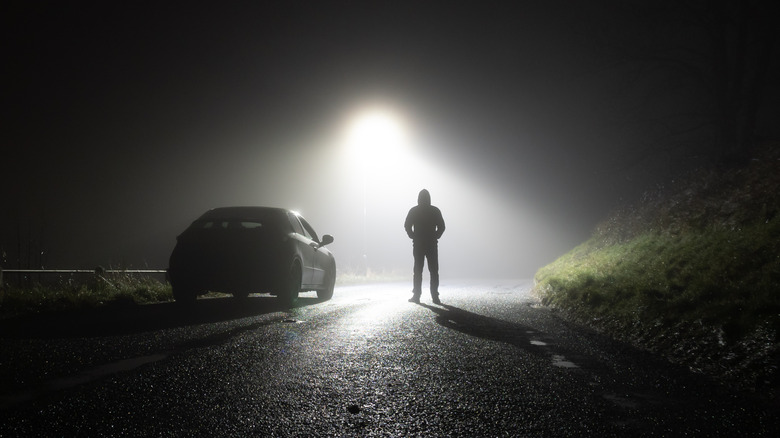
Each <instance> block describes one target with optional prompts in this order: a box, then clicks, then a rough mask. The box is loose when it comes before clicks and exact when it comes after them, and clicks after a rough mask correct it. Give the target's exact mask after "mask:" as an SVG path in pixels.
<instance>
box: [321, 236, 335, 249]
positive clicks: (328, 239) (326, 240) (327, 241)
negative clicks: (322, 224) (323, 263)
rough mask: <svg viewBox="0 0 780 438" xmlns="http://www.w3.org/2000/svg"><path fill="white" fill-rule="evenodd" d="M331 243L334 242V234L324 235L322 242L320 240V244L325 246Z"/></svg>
mask: <svg viewBox="0 0 780 438" xmlns="http://www.w3.org/2000/svg"><path fill="white" fill-rule="evenodd" d="M330 243H333V236H331V235H330V234H326V235H324V236H322V242H320V246H325V245H328V244H330Z"/></svg>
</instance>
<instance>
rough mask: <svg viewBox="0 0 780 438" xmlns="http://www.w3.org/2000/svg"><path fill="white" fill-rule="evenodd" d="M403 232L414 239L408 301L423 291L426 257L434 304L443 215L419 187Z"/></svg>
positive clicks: (436, 291)
mask: <svg viewBox="0 0 780 438" xmlns="http://www.w3.org/2000/svg"><path fill="white" fill-rule="evenodd" d="M404 229H406V234H408V235H409V238H410V239H412V241H413V242H414V245H413V250H412V253H413V254H414V279H413V281H414V283H413V284H414V289H412V294H413V295H412V298H410V299H409V302H411V303H419V302H420V295H421V294H422V271H423V265H424V264H425V259H426V258H427V259H428V271H429V272H430V273H431V298H433V302H434V303H435V304H440V301H439V238H440V237H441V235H442V234H443V233H444V219H443V218H442V216H441V210H439V209H438V208H437V207H434V206H433V205H431V194H430V193H428V190H425V189H422V190H420V194H419V195H418V196H417V206H415V207H412V209H411V210H409V214H407V215H406V221H405V222H404Z"/></svg>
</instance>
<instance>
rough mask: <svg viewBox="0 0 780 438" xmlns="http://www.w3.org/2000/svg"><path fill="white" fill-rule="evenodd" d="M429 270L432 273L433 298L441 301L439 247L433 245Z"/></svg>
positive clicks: (429, 257) (429, 253) (429, 256)
mask: <svg viewBox="0 0 780 438" xmlns="http://www.w3.org/2000/svg"><path fill="white" fill-rule="evenodd" d="M428 272H430V273H431V298H433V302H434V303H437V302H438V301H439V248H438V245H435V244H434V245H433V246H431V247H430V248H429V249H428Z"/></svg>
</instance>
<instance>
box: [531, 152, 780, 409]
mask: <svg viewBox="0 0 780 438" xmlns="http://www.w3.org/2000/svg"><path fill="white" fill-rule="evenodd" d="M778 213H780V144H778V143H772V144H766V145H764V146H763V148H761V149H760V150H758V151H757V152H756V153H755V154H754V158H753V159H752V160H751V161H750V162H749V163H747V164H745V165H743V166H739V167H732V168H728V169H723V168H721V169H716V168H712V169H702V170H699V171H697V172H694V173H692V174H690V175H688V176H687V177H686V178H684V179H681V180H676V181H671V182H670V183H669V184H667V185H666V186H665V187H661V188H659V189H657V190H654V191H652V192H648V193H646V194H645V195H644V196H643V197H642V199H641V200H639V201H638V202H637V203H636V204H635V205H632V206H626V207H623V208H621V209H618V210H616V211H615V212H614V213H613V214H612V215H610V217H609V218H608V219H606V220H605V221H603V222H602V223H601V224H600V225H599V226H598V227H597V228H596V230H595V231H594V233H593V236H592V237H591V239H590V240H588V241H586V242H584V243H583V244H581V245H580V246H578V247H577V248H575V249H573V250H572V251H571V252H569V253H568V254H566V255H564V256H563V257H561V258H559V259H558V260H556V261H555V262H553V263H551V264H550V265H548V266H545V267H544V268H542V269H540V270H539V271H538V272H537V274H536V282H537V284H536V290H537V292H538V293H539V294H540V296H541V297H542V299H543V300H544V302H545V303H547V304H549V305H551V306H553V307H556V308H558V309H560V310H561V311H562V313H563V314H565V315H567V316H569V317H571V318H574V319H576V320H578V321H580V322H583V323H586V324H588V325H591V326H593V327H595V328H597V329H599V330H602V331H605V332H608V333H610V334H611V335H613V336H614V337H616V338H619V339H622V340H625V341H629V342H631V343H634V344H636V345H638V346H640V347H642V348H646V349H649V350H652V351H655V352H658V353H659V354H662V355H664V356H666V357H667V358H669V359H670V360H672V361H675V362H679V363H684V364H687V365H688V366H690V367H691V368H692V369H694V370H697V371H700V372H703V373H706V374H709V375H711V376H714V377H716V378H718V379H720V380H722V381H724V382H727V383H729V384H733V385H736V386H739V387H741V388H748V389H754V390H770V392H771V393H772V394H775V393H776V390H777V389H778V386H779V385H780V382H779V380H778V373H777V365H778V360H779V359H780V351H779V350H778V336H779V335H780V217H778Z"/></svg>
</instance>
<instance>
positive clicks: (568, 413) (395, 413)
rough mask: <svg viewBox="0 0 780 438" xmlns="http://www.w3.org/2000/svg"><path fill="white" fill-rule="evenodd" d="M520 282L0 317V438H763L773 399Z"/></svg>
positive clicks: (769, 429)
mask: <svg viewBox="0 0 780 438" xmlns="http://www.w3.org/2000/svg"><path fill="white" fill-rule="evenodd" d="M530 287H531V283H530V281H527V280H518V281H498V280H496V281H469V282H467V281H462V282H460V281H459V282H451V283H443V284H442V287H441V291H442V294H441V299H442V305H432V304H430V297H426V296H425V295H423V301H422V303H421V304H419V305H418V304H413V303H408V302H407V299H408V298H409V297H410V296H411V294H410V292H409V290H410V287H409V285H408V284H405V283H403V284H394V283H392V284H376V285H368V286H365V285H360V286H346V287H337V289H336V293H335V296H334V298H333V299H332V300H330V301H326V302H320V301H317V300H316V299H314V298H305V297H307V295H303V297H304V298H302V299H301V303H300V304H301V306H300V307H298V308H296V309H292V310H290V311H284V310H282V309H280V308H278V307H277V306H276V302H275V301H274V300H273V298H271V297H266V296H257V297H250V298H249V299H248V300H246V301H243V302H241V301H236V300H233V299H231V298H220V299H201V300H198V302H197V303H196V305H195V306H194V307H192V308H189V309H180V308H179V307H178V306H176V305H175V304H173V303H164V304H155V305H147V306H126V307H125V306H117V307H115V308H106V309H101V310H99V311H90V312H83V313H73V314H66V315H58V316H56V317H51V316H49V317H46V318H37V319H28V320H23V321H4V322H1V323H0V329H1V331H0V333H1V334H0V348H1V350H0V369H1V371H0V383H2V387H1V388H0V436H1V437H12V436H68V437H77V436H85V437H86V436H182V437H184V436H187V437H190V436H235V437H244V436H404V437H406V436H425V437H430V436H464V437H472V436H518V437H524V436H528V437H564V436H599V437H601V436H729V437H731V436H775V434H776V433H777V431H778V430H779V429H778V419H777V415H776V414H777V407H776V406H771V405H769V404H768V403H765V402H762V401H761V400H760V399H758V398H756V397H754V396H751V395H749V394H740V393H734V392H730V391H728V390H726V389H724V388H722V387H720V386H718V385H716V384H714V383H713V382H711V381H708V380H707V379H705V378H702V377H699V376H696V375H693V374H691V373H690V372H688V371H687V370H685V369H682V368H680V367H676V366H673V365H670V364H668V363H666V362H664V361H662V360H660V359H658V358H655V357H653V356H652V355H650V354H647V353H643V352H641V351H638V350H636V349H633V348H631V347H630V346H627V345H625V344H621V343H615V342H613V341H611V340H609V339H607V338H604V337H602V336H600V335H598V334H596V333H593V332H592V331H589V330H587V329H584V328H582V327H579V326H576V325H573V324H570V323H567V322H565V321H563V320H562V319H560V318H559V317H557V316H556V315H555V313H554V312H552V311H550V310H549V309H547V308H545V307H543V306H541V305H539V303H538V302H537V300H536V299H535V298H534V297H533V296H532V295H531V294H530V292H529V290H530Z"/></svg>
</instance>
